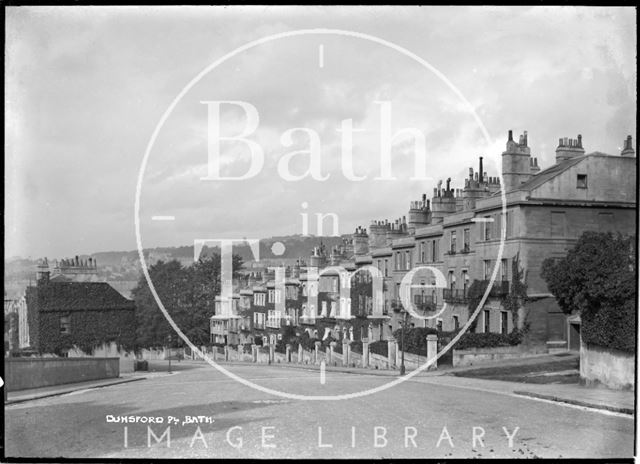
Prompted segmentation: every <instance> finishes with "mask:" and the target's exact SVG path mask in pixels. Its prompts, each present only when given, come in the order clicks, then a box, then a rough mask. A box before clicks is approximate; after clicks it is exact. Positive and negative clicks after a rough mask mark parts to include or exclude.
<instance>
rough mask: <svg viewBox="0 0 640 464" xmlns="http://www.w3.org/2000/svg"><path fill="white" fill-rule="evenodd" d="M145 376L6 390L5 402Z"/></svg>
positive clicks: (57, 394) (124, 381)
mask: <svg viewBox="0 0 640 464" xmlns="http://www.w3.org/2000/svg"><path fill="white" fill-rule="evenodd" d="M145 379H146V377H144V376H141V375H123V376H121V377H116V378H113V379H104V380H91V381H87V382H75V383H68V384H63V385H53V386H48V387H41V388H30V389H26V390H18V391H12V392H7V399H6V400H5V402H4V403H5V404H14V403H22V402H25V401H32V400H37V399H40V398H48V397H50V396H59V395H65V394H67V393H72V392H76V391H80V390H86V389H90V388H103V387H109V386H112V385H119V384H122V383H129V382H136V381H139V380H145Z"/></svg>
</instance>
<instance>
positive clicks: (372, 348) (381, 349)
mask: <svg viewBox="0 0 640 464" xmlns="http://www.w3.org/2000/svg"><path fill="white" fill-rule="evenodd" d="M369 352H371V353H375V354H379V355H381V356H389V344H388V342H387V341H377V342H373V343H370V344H369Z"/></svg>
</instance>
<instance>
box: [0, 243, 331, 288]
mask: <svg viewBox="0 0 640 464" xmlns="http://www.w3.org/2000/svg"><path fill="white" fill-rule="evenodd" d="M321 240H322V242H323V243H324V244H325V246H326V247H327V249H331V248H332V247H333V246H336V245H339V244H341V243H342V237H314V236H307V237H304V236H302V235H290V236H284V237H271V238H267V239H262V240H260V247H259V250H260V260H265V261H267V262H271V263H273V262H283V263H285V264H287V263H291V262H292V261H293V260H295V259H297V258H303V259H305V260H307V261H308V256H309V255H310V254H311V250H312V249H313V247H315V246H317V245H318V244H319V243H320V241H321ZM276 242H281V243H282V244H283V245H284V247H285V250H284V253H283V254H282V255H275V254H273V252H272V251H271V247H272V246H273V244H274V243H276ZM213 252H219V248H218V247H205V248H204V249H203V251H202V255H201V256H208V255H210V254H211V253H213ZM234 253H236V254H238V255H240V256H241V257H242V259H243V260H244V261H245V262H246V263H247V264H249V263H250V262H252V261H253V255H252V253H251V249H250V247H249V245H246V244H242V245H238V246H234ZM144 254H145V260H146V261H147V263H148V264H153V263H155V262H157V261H160V260H162V261H171V260H174V259H176V260H178V261H180V262H181V263H182V264H183V265H185V266H187V265H190V264H191V263H192V262H193V246H178V247H158V248H148V249H145V250H144ZM89 257H91V258H93V259H94V260H96V261H97V263H98V276H99V277H100V279H101V280H104V281H106V282H112V283H114V285H117V286H118V288H122V289H128V288H129V287H131V286H132V285H135V284H134V283H135V282H137V281H138V279H139V277H140V260H139V258H138V252H137V251H136V250H133V251H106V252H99V253H93V254H91V255H81V256H79V258H80V259H81V260H85V259H88V258H89ZM47 258H48V259H49V263H53V261H54V260H56V259H62V258H70V256H48V257H47ZM36 264H37V260H31V259H22V258H12V259H11V260H10V261H7V260H5V263H4V272H5V277H4V279H5V280H4V288H5V293H6V295H7V297H8V298H17V297H18V296H20V295H21V294H23V293H24V288H26V286H27V285H28V284H29V282H30V281H31V282H33V281H34V280H35V268H36ZM123 293H124V292H123Z"/></svg>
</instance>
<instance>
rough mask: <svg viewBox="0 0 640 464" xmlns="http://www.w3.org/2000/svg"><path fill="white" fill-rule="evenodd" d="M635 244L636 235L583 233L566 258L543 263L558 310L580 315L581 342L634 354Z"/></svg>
mask: <svg viewBox="0 0 640 464" xmlns="http://www.w3.org/2000/svg"><path fill="white" fill-rule="evenodd" d="M635 246H636V238H635V237H634V236H630V237H623V236H622V235H621V234H617V235H613V234H611V233H606V234H605V233H596V232H585V233H584V234H583V235H582V236H581V237H580V239H579V240H578V242H577V243H576V245H575V247H574V248H573V249H571V250H570V251H569V252H568V253H567V256H566V257H565V258H562V259H551V258H549V259H546V260H545V261H544V262H543V263H542V278H543V279H544V280H545V281H546V282H547V286H548V287H549V290H550V291H551V293H553V295H554V296H555V297H556V300H557V301H558V305H559V306H560V308H561V309H562V310H563V311H564V312H565V313H571V312H573V311H574V310H576V311H579V312H580V317H581V320H582V339H583V341H585V342H587V343H593V344H596V345H600V346H605V347H609V348H616V349H621V350H625V351H633V350H635V326H636V322H635V321H636V315H635V300H636V288H635V283H636V262H635V256H636V250H635Z"/></svg>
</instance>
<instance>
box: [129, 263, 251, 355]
mask: <svg viewBox="0 0 640 464" xmlns="http://www.w3.org/2000/svg"><path fill="white" fill-rule="evenodd" d="M241 266H242V260H241V258H240V257H238V256H235V255H234V257H233V269H234V275H235V274H236V272H237V270H238V269H240V267H241ZM149 275H150V277H151V280H152V282H153V285H154V288H155V289H156V292H157V293H158V296H159V298H160V300H161V301H162V304H163V305H164V307H165V309H166V310H167V312H168V313H169V315H170V316H171V318H172V319H173V320H174V322H175V323H176V325H177V326H178V328H179V329H180V330H181V331H182V332H183V333H184V334H185V335H186V337H187V338H188V339H189V340H190V341H191V342H192V343H194V344H195V345H204V344H207V343H208V342H209V318H210V317H211V316H213V315H214V313H215V297H216V296H217V295H220V292H221V284H220V256H219V255H217V254H213V255H211V256H210V257H207V258H201V259H200V260H199V261H198V262H196V263H194V264H193V265H192V266H189V267H184V266H182V265H181V264H180V263H179V262H178V261H176V260H173V261H169V262H163V261H158V262H157V263H156V264H154V265H153V266H150V267H149ZM133 298H134V300H135V302H136V319H137V345H138V347H145V348H149V347H159V346H163V345H164V344H165V343H166V340H167V336H168V335H173V334H174V331H173V329H172V327H171V326H170V325H169V322H168V321H167V320H166V318H165V317H164V314H163V313H162V311H160V308H159V307H158V305H157V303H156V301H155V298H154V297H153V295H152V293H151V290H150V289H149V286H148V283H147V281H146V279H145V278H144V276H141V277H140V280H139V282H138V285H137V287H136V288H135V289H134V290H133ZM172 340H174V341H175V342H176V343H178V344H180V340H179V338H178V337H175V336H174V337H172Z"/></svg>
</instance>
